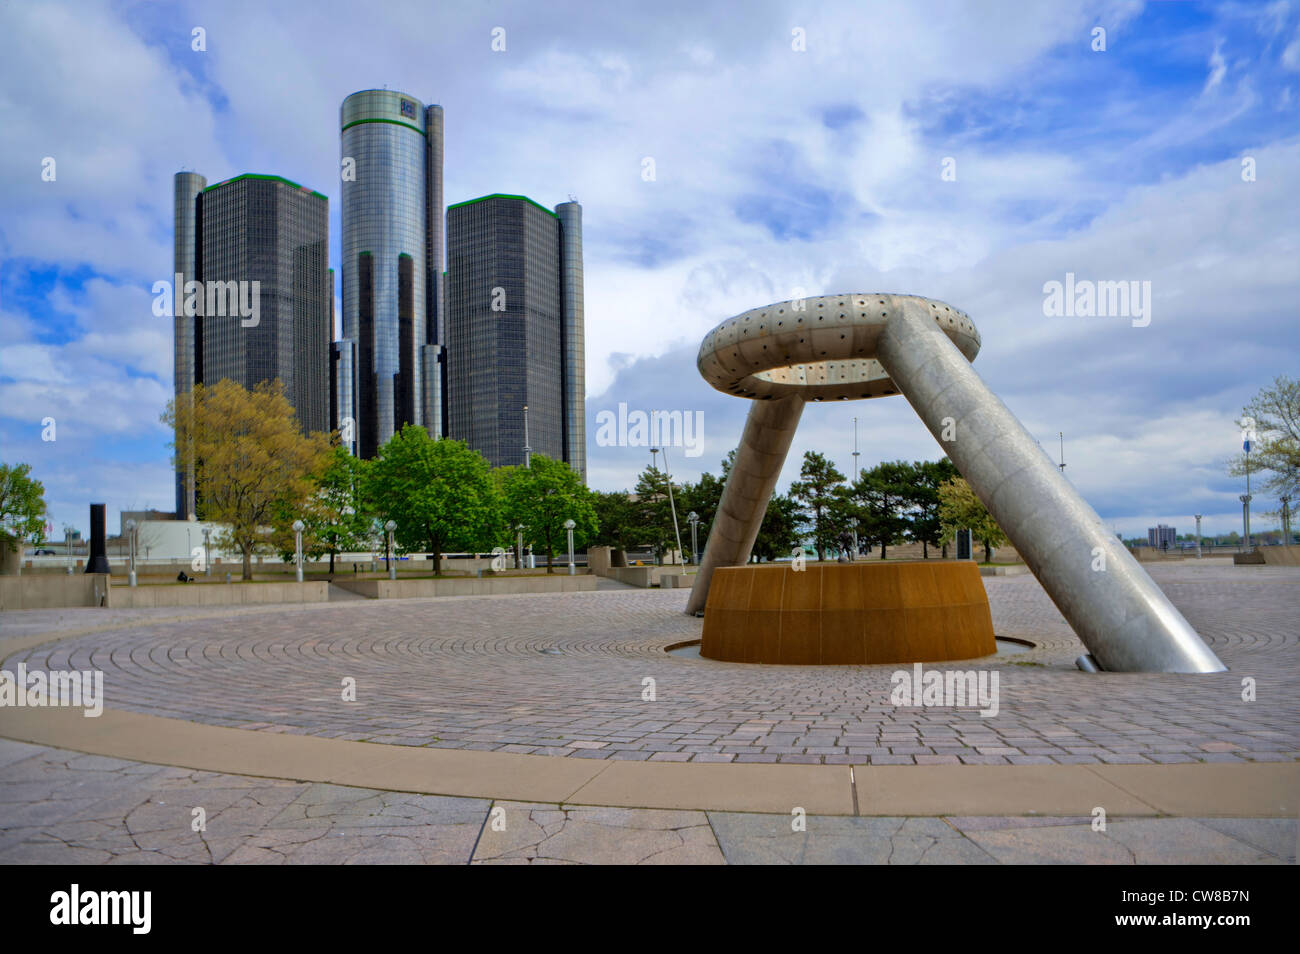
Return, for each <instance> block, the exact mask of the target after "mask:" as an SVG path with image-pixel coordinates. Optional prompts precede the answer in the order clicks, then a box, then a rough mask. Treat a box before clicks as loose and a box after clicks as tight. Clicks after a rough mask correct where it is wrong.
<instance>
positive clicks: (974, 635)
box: [700, 560, 997, 666]
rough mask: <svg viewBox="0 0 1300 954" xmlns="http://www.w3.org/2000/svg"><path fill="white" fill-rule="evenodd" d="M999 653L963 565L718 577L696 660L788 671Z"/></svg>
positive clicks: (972, 574) (780, 568) (978, 592)
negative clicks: (770, 665) (777, 666)
mask: <svg viewBox="0 0 1300 954" xmlns="http://www.w3.org/2000/svg"><path fill="white" fill-rule="evenodd" d="M996 651H997V644H996V642H995V641H994V638H993V618H992V616H990V614H989V600H988V595H987V594H986V593H985V591H984V582H983V580H981V579H980V574H979V568H978V567H977V566H975V564H974V563H971V562H968V561H960V562H950V561H938V560H931V561H925V560H919V561H914V562H913V561H908V562H901V561H900V562H898V563H887V562H881V561H878V560H877V561H870V560H868V561H866V562H859V563H813V564H808V565H806V566H803V567H801V568H799V569H796V568H795V567H794V566H793V565H792V564H781V565H770V564H769V565H765V566H764V565H758V564H751V565H747V566H735V567H719V568H718V569H717V570H716V571H715V573H714V576H713V584H712V586H711V587H710V589H709V598H708V603H707V604H706V606H705V610H704V634H703V639H702V642H701V644H700V655H701V656H704V657H705V658H707V659H716V660H721V661H723V662H747V663H780V664H784V665H794V666H815V665H827V666H829V665H839V666H845V665H848V666H852V665H869V664H873V663H913V662H937V661H940V660H948V659H974V658H977V657H979V656H989V655H992V654H993V653H995V652H996Z"/></svg>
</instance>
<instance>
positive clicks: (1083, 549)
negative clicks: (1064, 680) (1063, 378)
mask: <svg viewBox="0 0 1300 954" xmlns="http://www.w3.org/2000/svg"><path fill="white" fill-rule="evenodd" d="M876 358H877V360H878V361H879V362H880V363H881V364H882V365H883V366H884V368H885V370H886V371H887V372H888V373H889V376H890V378H892V380H893V381H894V383H895V385H897V387H898V389H899V391H900V392H901V393H902V394H903V395H904V396H905V397H906V398H907V400H908V402H909V403H910V404H911V405H912V407H913V408H914V409H915V410H916V413H917V414H919V415H920V417H921V420H923V421H924V422H925V425H926V427H928V428H929V429H930V433H932V434H933V435H934V436H935V438H936V439H938V441H939V443H940V445H941V446H942V447H943V449H944V451H945V452H946V453H947V455H948V457H949V458H950V459H951V460H952V462H953V464H955V465H956V467H957V469H958V470H959V471H960V472H961V474H962V476H963V477H965V478H966V480H967V482H968V483H969V484H970V485H971V488H972V489H973V490H974V491H975V493H976V494H977V495H978V496H979V498H980V500H982V501H983V502H984V505H985V506H986V507H987V508H988V510H989V512H990V513H991V514H992V515H993V517H994V519H995V520H997V522H998V525H999V526H1000V527H1002V529H1003V530H1004V531H1005V532H1006V534H1007V536H1008V537H1009V538H1010V540H1011V542H1012V543H1013V544H1014V545H1015V548H1016V550H1017V551H1019V553H1020V555H1021V557H1023V558H1024V561H1025V563H1026V565H1028V567H1029V569H1030V570H1031V571H1032V572H1033V574H1034V576H1036V577H1037V578H1038V581H1039V582H1040V583H1041V584H1042V585H1043V589H1045V590H1046V591H1047V593H1048V595H1049V596H1050V597H1051V598H1052V600H1053V602H1055V603H1056V605H1057V607H1058V608H1059V609H1060V611H1061V613H1062V614H1063V615H1064V616H1065V618H1066V620H1068V621H1069V623H1070V625H1071V626H1072V627H1073V628H1074V631H1075V633H1077V634H1078V636H1079V638H1080V639H1081V640H1083V643H1084V645H1085V646H1087V647H1088V651H1089V652H1090V653H1091V654H1092V655H1093V657H1094V658H1095V659H1096V660H1097V662H1098V663H1099V664H1100V665H1101V666H1102V668H1103V669H1107V670H1111V671H1120V672H1222V671H1224V670H1225V669H1226V667H1225V666H1224V665H1223V663H1222V662H1220V661H1219V658H1218V657H1217V656H1216V655H1215V654H1214V653H1213V652H1212V651H1211V650H1210V648H1209V647H1208V646H1206V645H1205V643H1204V642H1202V640H1201V638H1200V636H1198V635H1197V633H1196V631H1195V630H1194V629H1192V627H1191V625H1190V624H1189V623H1188V622H1187V620H1186V619H1184V618H1183V615H1182V614H1181V613H1180V612H1178V610H1177V608H1176V607H1175V606H1174V605H1173V603H1171V602H1170V601H1169V598H1168V597H1166V596H1165V594H1164V593H1163V592H1162V591H1161V590H1160V588H1159V587H1158V586H1156V584H1155V582H1154V581H1153V580H1152V579H1151V577H1150V576H1148V575H1147V573H1146V571H1145V570H1143V569H1142V567H1141V566H1140V565H1139V564H1138V562H1137V561H1136V560H1135V559H1133V556H1132V555H1131V554H1130V553H1129V552H1128V550H1127V549H1125V547H1124V546H1123V544H1122V543H1121V542H1120V541H1119V540H1117V539H1116V538H1115V535H1114V534H1113V533H1111V532H1110V530H1109V529H1107V527H1106V526H1105V525H1104V524H1103V523H1102V521H1101V518H1100V517H1099V516H1098V515H1097V512H1096V511H1095V510H1093V509H1092V507H1090V506H1088V504H1087V503H1086V502H1085V501H1084V499H1083V498H1082V497H1080V496H1079V494H1078V492H1077V491H1075V489H1074V487H1073V486H1072V485H1071V484H1070V483H1069V482H1068V481H1067V480H1066V479H1065V477H1064V476H1063V475H1062V474H1061V472H1060V471H1059V470H1057V467H1056V465H1055V464H1054V463H1052V461H1051V460H1049V459H1048V457H1047V455H1046V453H1045V452H1044V451H1043V450H1042V448H1041V447H1039V446H1038V444H1037V443H1036V442H1035V441H1034V439H1033V438H1032V437H1031V436H1030V435H1029V433H1028V432H1027V431H1026V430H1025V429H1024V427H1023V426H1022V425H1021V424H1020V422H1019V421H1018V420H1017V419H1016V418H1015V416H1014V415H1013V414H1012V413H1011V412H1010V411H1009V410H1007V407H1006V405H1005V404H1003V403H1002V401H1001V400H999V399H998V397H997V395H995V394H994V393H993V392H992V391H990V390H989V389H988V386H987V385H985V384H984V382H983V381H982V380H980V377H979V375H978V374H976V373H975V370H974V369H973V368H972V367H971V365H970V362H969V361H968V360H967V359H966V357H965V356H964V355H962V353H961V352H960V351H958V350H957V347H956V346H955V345H954V344H953V343H952V342H951V341H950V340H949V338H948V336H947V335H945V334H944V333H943V332H942V331H941V330H940V329H939V327H938V325H937V324H936V322H935V320H934V317H933V316H932V315H931V314H929V313H927V310H926V309H925V307H924V306H922V305H918V304H916V303H915V302H914V301H909V302H907V303H906V304H905V305H904V307H903V308H902V309H901V310H900V311H899V312H897V313H896V314H894V315H893V316H892V317H891V318H890V319H889V320H888V322H887V323H886V325H885V328H884V331H883V332H882V334H881V336H880V339H879V341H878V343H877V348H876ZM946 438H950V439H946Z"/></svg>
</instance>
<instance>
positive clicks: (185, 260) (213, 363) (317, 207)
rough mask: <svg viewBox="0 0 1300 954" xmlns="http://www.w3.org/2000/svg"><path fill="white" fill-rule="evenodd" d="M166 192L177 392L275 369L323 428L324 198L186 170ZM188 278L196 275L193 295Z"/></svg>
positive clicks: (185, 489) (279, 182)
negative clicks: (174, 285)
mask: <svg viewBox="0 0 1300 954" xmlns="http://www.w3.org/2000/svg"><path fill="white" fill-rule="evenodd" d="M175 198H176V206H175V211H176V239H175V250H174V251H175V271H176V276H177V278H176V280H177V281H178V282H180V283H181V285H182V287H181V288H180V289H177V291H176V301H177V302H178V303H181V305H182V307H180V308H176V309H175V316H174V323H175V334H176V373H175V386H176V394H177V397H178V398H180V397H182V396H183V395H186V394H188V393H189V392H190V390H191V389H192V388H193V386H194V385H195V384H215V383H216V382H218V381H221V380H223V379H227V378H228V379H230V380H231V381H234V382H235V383H237V384H239V385H241V386H242V387H246V388H249V389H252V388H254V387H256V386H257V385H258V384H260V383H261V382H263V381H271V380H275V379H277V378H278V379H279V380H280V381H281V382H282V383H283V385H284V391H285V396H286V397H287V398H288V400H289V403H290V404H292V405H293V408H294V411H295V414H296V416H297V419H298V424H299V426H300V427H301V428H302V429H303V430H304V431H327V430H329V429H330V426H331V422H330V414H329V412H330V394H329V380H330V377H329V374H330V368H329V358H330V339H331V338H332V337H333V326H332V324H331V321H330V312H331V304H330V303H331V299H332V297H333V289H332V283H331V279H330V271H329V202H328V200H327V199H326V198H325V196H323V195H321V194H320V193H319V192H313V191H312V190H310V189H306V188H304V187H303V186H300V185H298V184H297V183H296V182H290V181H289V180H288V179H282V178H280V177H279V176H263V175H242V176H236V177H235V178H233V179H227V180H225V181H224V182H218V183H217V184H216V185H212V186H209V185H207V184H206V180H205V179H204V178H203V177H202V176H200V175H198V174H196V173H192V172H180V173H177V174H176V178H175ZM187 282H198V283H199V285H198V290H197V293H196V294H195V295H194V296H193V298H192V299H191V296H190V295H189V294H187V293H186V291H185V289H184V284H185V283H187ZM190 301H192V305H188V304H187V303H188V302H190ZM250 306H251V308H250ZM191 311H193V312H194V313H193V314H190V312H191ZM194 512H195V496H194V474H193V464H192V462H191V461H187V460H186V459H185V455H184V454H183V453H180V452H179V451H178V454H177V474H176V514H177V516H178V517H179V518H182V519H183V518H185V517H188V516H189V515H190V514H192V513H194Z"/></svg>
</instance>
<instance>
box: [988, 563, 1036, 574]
mask: <svg viewBox="0 0 1300 954" xmlns="http://www.w3.org/2000/svg"><path fill="white" fill-rule="evenodd" d="M1028 572H1029V567H1027V566H1025V565H1024V564H1023V563H1015V564H1012V565H1011V566H982V567H980V576H1024V575H1025V574H1026V573H1028Z"/></svg>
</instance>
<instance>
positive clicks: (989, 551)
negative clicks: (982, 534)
mask: <svg viewBox="0 0 1300 954" xmlns="http://www.w3.org/2000/svg"><path fill="white" fill-rule="evenodd" d="M984 562H985V563H992V562H993V548H992V547H991V546H989V542H988V541H987V540H985V541H984Z"/></svg>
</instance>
